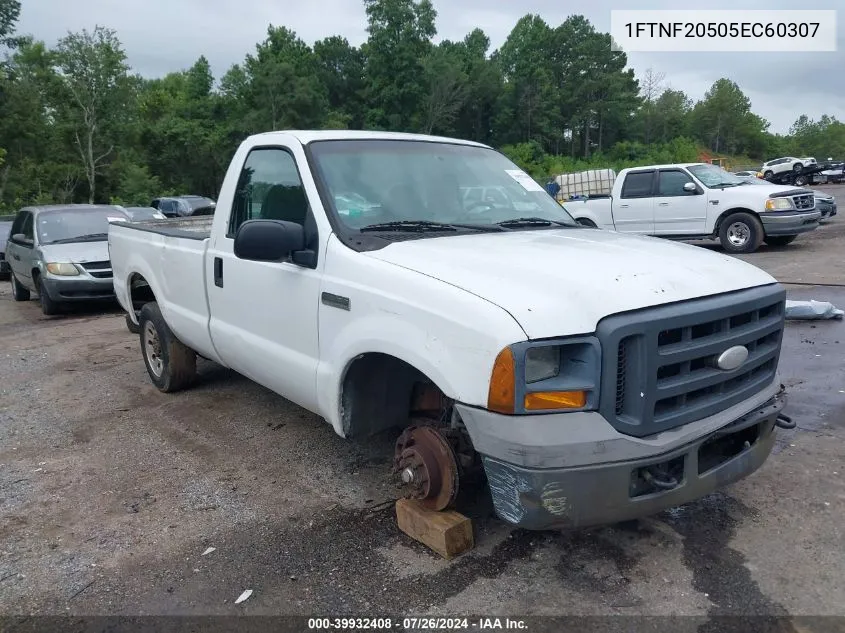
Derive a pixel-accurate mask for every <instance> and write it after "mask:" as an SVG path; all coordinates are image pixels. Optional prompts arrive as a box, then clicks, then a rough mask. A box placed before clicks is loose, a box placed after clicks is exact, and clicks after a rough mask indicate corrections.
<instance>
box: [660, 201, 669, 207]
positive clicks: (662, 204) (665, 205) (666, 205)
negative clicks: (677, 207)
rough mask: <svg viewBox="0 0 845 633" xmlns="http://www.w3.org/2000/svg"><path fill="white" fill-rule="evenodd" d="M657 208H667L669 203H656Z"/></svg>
mask: <svg viewBox="0 0 845 633" xmlns="http://www.w3.org/2000/svg"><path fill="white" fill-rule="evenodd" d="M657 206H658V207H668V206H669V203H668V202H658V203H657Z"/></svg>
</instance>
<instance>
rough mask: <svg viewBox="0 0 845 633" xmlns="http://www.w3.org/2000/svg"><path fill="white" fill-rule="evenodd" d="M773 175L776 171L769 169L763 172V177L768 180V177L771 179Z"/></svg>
mask: <svg viewBox="0 0 845 633" xmlns="http://www.w3.org/2000/svg"><path fill="white" fill-rule="evenodd" d="M772 176H774V173H772V172H771V171H767V172H766V173H765V174H763V178H764V179H765V180H768V179H769V178H771V177H772Z"/></svg>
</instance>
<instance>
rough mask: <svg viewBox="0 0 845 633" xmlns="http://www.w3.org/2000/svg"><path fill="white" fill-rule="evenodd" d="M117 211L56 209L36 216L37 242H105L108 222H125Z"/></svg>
mask: <svg viewBox="0 0 845 633" xmlns="http://www.w3.org/2000/svg"><path fill="white" fill-rule="evenodd" d="M127 219H128V218H127V216H126V214H125V213H123V212H122V211H119V210H117V209H58V210H56V211H42V212H41V213H39V214H38V224H37V227H38V241H39V242H40V243H41V244H57V243H62V242H75V241H80V242H97V241H103V242H104V241H106V240H107V239H108V232H109V220H117V221H123V222H125V221H126V220H127Z"/></svg>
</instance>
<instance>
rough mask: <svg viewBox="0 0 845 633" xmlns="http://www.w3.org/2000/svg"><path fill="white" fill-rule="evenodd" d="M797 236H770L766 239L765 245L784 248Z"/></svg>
mask: <svg viewBox="0 0 845 633" xmlns="http://www.w3.org/2000/svg"><path fill="white" fill-rule="evenodd" d="M796 237H798V236H797V235H770V236H769V237H767V238H765V239H766V244H768V245H769V246H786V245H787V244H792V242H794V241H795V238H796Z"/></svg>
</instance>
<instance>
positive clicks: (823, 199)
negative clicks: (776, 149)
mask: <svg viewBox="0 0 845 633" xmlns="http://www.w3.org/2000/svg"><path fill="white" fill-rule="evenodd" d="M743 180H745V181H746V182H747V183H748V184H751V185H771V183H770V182H769V181H768V180H762V179H761V178H757V177H754V178H743ZM813 197H814V198H815V201H816V210H817V211H818V212H819V213H821V214H822V215H821V219H825V218H832V217H833V216H834V215H836V211H837V209H836V198H834V197H833V196H831V195H829V194H826V193H824V192H823V191H815V190H813Z"/></svg>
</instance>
